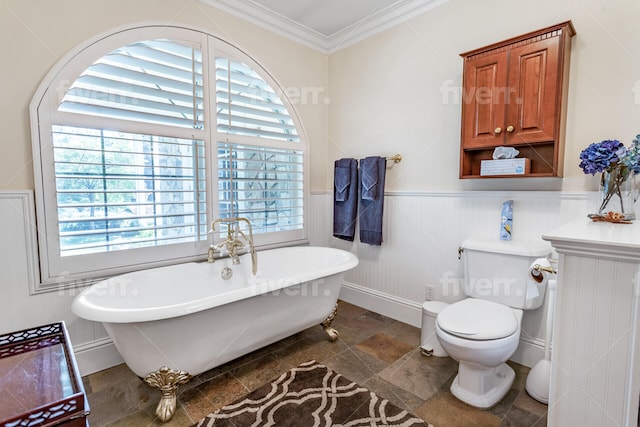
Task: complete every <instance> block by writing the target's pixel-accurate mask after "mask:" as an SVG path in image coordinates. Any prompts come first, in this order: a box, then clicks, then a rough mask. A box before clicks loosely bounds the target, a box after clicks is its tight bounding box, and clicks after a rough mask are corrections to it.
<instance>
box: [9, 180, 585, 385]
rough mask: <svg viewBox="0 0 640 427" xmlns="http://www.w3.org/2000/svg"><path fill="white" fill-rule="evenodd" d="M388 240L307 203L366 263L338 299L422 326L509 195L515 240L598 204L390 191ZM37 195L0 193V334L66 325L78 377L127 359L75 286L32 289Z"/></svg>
mask: <svg viewBox="0 0 640 427" xmlns="http://www.w3.org/2000/svg"><path fill="white" fill-rule="evenodd" d="M385 197H386V199H385V212H384V243H383V244H382V246H380V247H377V246H369V245H363V244H360V243H358V242H357V238H356V242H346V241H343V240H339V239H335V238H333V237H332V235H331V234H332V226H331V222H332V216H333V204H332V193H331V192H328V191H320V192H313V193H312V195H311V197H310V200H309V222H310V227H309V233H310V236H309V237H310V240H311V243H312V244H314V245H321V246H333V247H339V248H343V249H346V250H349V251H352V252H354V253H355V254H357V255H358V257H359V258H360V265H359V266H358V267H356V268H355V269H354V270H352V271H350V272H349V273H348V275H347V277H346V282H347V283H345V286H344V291H343V293H342V298H343V299H345V300H346V301H349V302H351V303H354V304H357V305H360V306H362V307H365V308H368V309H371V310H374V311H376V312H379V313H381V314H384V315H387V316H389V317H392V318H394V319H398V320H400V321H403V322H406V323H409V324H412V325H414V326H420V321H421V309H420V306H421V304H422V302H423V301H424V299H425V285H426V284H433V285H435V286H436V288H437V289H438V291H437V298H438V299H441V300H444V301H454V300H456V299H458V298H460V294H459V292H457V291H456V288H457V284H458V283H459V280H460V278H461V277H462V274H461V267H460V262H459V261H458V258H457V249H458V246H459V245H460V243H461V242H462V241H463V240H464V239H465V238H467V237H481V236H484V237H490V236H496V238H497V236H498V232H499V224H500V208H501V204H502V202H503V201H505V200H508V199H513V200H514V234H513V235H514V240H519V241H523V242H526V241H528V240H531V239H534V238H538V237H539V236H540V235H541V234H543V233H544V232H546V231H548V230H550V229H552V228H555V227H557V226H559V225H560V224H563V223H565V222H568V221H569V220H571V219H573V218H579V217H582V216H584V215H585V214H586V213H587V212H589V209H590V208H591V209H593V207H592V205H594V203H593V197H594V195H592V194H591V193H563V192H533V191H532V192H527V191H521V192H512V191H504V192H503V191H499V192H493V191H491V192H488V191H487V192H485V191H467V192H448V193H437V192H389V193H387V194H386V196H385ZM34 216H35V215H34V207H33V194H32V192H31V191H13V192H12V191H4V192H0V232H1V233H2V236H3V238H2V239H0V269H1V271H2V272H3V281H2V293H3V295H2V298H1V299H0V333H3V332H11V331H15V330H20V329H26V328H30V327H33V326H38V325H43V324H48V323H52V322H56V321H60V320H63V321H65V323H66V325H67V328H68V330H69V334H70V337H71V341H72V343H73V344H74V350H75V351H76V357H77V360H78V365H79V368H80V372H81V374H82V375H87V374H89V373H92V372H96V371H99V370H102V369H106V368H108V367H111V366H114V365H116V364H119V363H122V359H121V358H120V356H119V354H118V353H117V351H116V349H115V347H114V346H113V343H111V341H110V340H109V338H108V336H107V333H106V331H105V330H104V328H103V327H102V325H101V324H100V323H95V322H89V321H86V320H83V319H79V318H78V317H76V316H75V315H74V314H73V313H72V312H71V309H70V307H71V302H72V301H73V298H74V297H75V295H76V294H77V292H79V289H68V290H65V291H61V292H49V293H44V294H35V295H32V294H31V293H30V290H33V289H34V286H35V284H34V281H35V280H38V279H37V278H38V277H39V276H38V271H37V266H38V263H37V253H36V251H35V250H34V248H36V247H37V246H36V245H35V240H34V239H35V228H34V227H35V220H34V219H33V218H34ZM545 318H546V310H545V309H544V308H541V309H538V310H535V311H532V312H528V313H526V314H525V316H524V319H523V333H522V338H521V342H522V345H521V346H520V348H519V349H518V352H517V353H516V354H515V355H514V357H513V360H515V361H518V362H520V363H523V364H525V365H527V366H532V365H533V364H534V363H535V362H536V361H537V360H539V359H540V358H541V357H542V343H543V342H544V339H545V336H544V319H545Z"/></svg>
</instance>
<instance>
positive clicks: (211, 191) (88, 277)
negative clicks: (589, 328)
mask: <svg viewBox="0 0 640 427" xmlns="http://www.w3.org/2000/svg"><path fill="white" fill-rule="evenodd" d="M159 38H162V39H169V40H176V41H181V42H182V41H186V42H189V43H194V44H197V45H199V46H200V47H201V50H202V57H203V85H204V87H205V91H204V109H205V116H204V129H188V128H179V127H173V126H163V125H151V126H154V127H158V129H160V130H158V131H157V132H154V133H155V134H157V135H163V136H168V137H176V138H186V139H201V140H203V141H205V159H206V160H205V163H206V168H207V181H206V183H207V184H206V185H207V189H206V197H207V218H208V223H209V224H210V223H211V221H213V220H214V219H215V218H217V217H218V215H217V210H218V192H217V169H216V168H217V164H216V162H215V161H214V159H215V155H216V151H217V143H218V141H228V142H230V143H237V144H247V145H262V146H269V147H279V148H289V149H292V148H293V149H296V150H300V151H302V153H303V157H304V166H303V167H304V201H303V204H304V225H303V228H302V229H297V230H291V231H286V232H278V233H265V234H258V235H255V236H254V239H255V243H256V246H257V247H258V248H262V249H264V248H268V247H275V246H286V245H296V244H304V243H308V237H307V236H308V235H307V229H308V221H307V218H308V212H307V211H308V206H309V205H308V194H309V183H308V176H309V154H308V152H309V151H308V143H307V138H306V135H305V132H304V128H303V126H302V123H301V121H300V119H299V116H298V114H297V112H296V110H295V108H294V107H293V104H292V103H291V102H290V101H289V100H288V98H287V96H286V91H284V90H282V88H281V86H280V85H279V84H278V83H277V82H276V81H275V79H274V78H273V77H272V75H271V74H270V73H268V72H267V71H266V70H265V69H264V68H263V67H262V66H261V65H260V64H259V63H258V62H257V61H256V60H255V59H253V58H251V57H250V56H249V55H247V54H246V53H244V52H243V51H242V50H241V49H239V48H238V47H236V46H233V45H231V44H230V43H228V42H225V41H224V40H222V39H220V38H218V37H216V36H214V35H212V34H210V33H208V32H206V31H204V30H202V29H199V28H193V27H187V26H176V25H171V24H169V25H167V24H143V25H133V26H126V27H121V28H118V29H114V30H111V31H108V32H105V33H103V34H101V35H99V36H96V37H94V38H93V39H90V40H88V41H86V42H84V43H82V44H81V45H79V46H77V47H76V48H74V49H73V50H72V51H70V52H69V53H67V54H66V55H65V56H64V57H63V58H62V59H61V60H60V61H58V63H57V64H56V65H55V66H54V67H53V68H52V69H51V71H50V72H49V73H48V74H47V76H46V77H45V78H44V79H43V81H42V82H41V84H40V86H39V88H38V90H37V91H36V93H35V95H34V97H33V100H32V102H31V105H30V114H31V129H32V146H33V167H34V176H35V197H36V217H37V221H38V249H39V261H40V276H41V283H40V286H38V288H37V289H36V292H46V291H51V290H56V289H61V288H67V287H75V286H80V285H84V284H87V283H91V282H94V281H95V280H97V279H101V278H104V277H108V276H112V275H115V274H120V273H123V272H127V271H133V270H139V269H143V268H150V267H154V266H161V265H168V264H177V263H182V262H189V261H201V260H203V259H205V258H206V253H207V248H208V246H209V244H210V243H211V239H207V240H206V241H204V240H203V241H198V242H192V243H179V244H169V245H160V246H153V247H146V248H137V249H127V250H121V251H112V252H105V253H96V254H88V255H76V256H68V257H61V256H60V252H59V250H58V248H59V228H58V221H57V218H58V212H57V200H56V188H55V178H54V177H55V175H54V172H55V171H54V166H53V148H52V135H51V130H52V125H53V124H61V125H69V126H78V127H88V128H107V127H112V128H114V129H117V130H118V131H122V132H131V133H148V131H145V129H148V128H149V126H150V125H149V124H146V123H142V124H141V123H136V122H133V121H130V122H125V121H121V120H113V119H109V118H96V117H92V116H82V115H71V114H68V113H67V114H64V113H60V112H58V105H59V103H60V101H61V99H62V97H63V96H64V94H65V93H66V89H68V88H69V85H70V84H71V83H73V82H74V81H75V80H76V78H77V77H78V76H79V75H80V73H82V72H83V71H84V70H85V69H86V68H88V67H89V66H90V65H91V64H92V63H94V62H95V61H96V60H97V59H99V58H101V57H102V56H104V55H106V54H108V53H109V52H111V51H113V50H114V49H117V48H120V47H123V46H126V45H128V44H130V43H133V42H136V41H142V40H153V39H159ZM221 53H222V54H223V55H224V56H228V57H230V58H232V59H234V60H237V61H241V62H244V63H246V64H247V65H249V66H250V67H251V68H252V69H253V70H254V71H255V72H257V73H258V74H259V75H260V76H261V77H262V78H263V79H264V80H265V81H266V82H267V83H268V84H269V85H271V87H272V88H274V89H275V90H276V91H277V92H278V94H279V96H280V99H281V100H282V102H283V103H284V104H285V106H286V108H287V110H288V112H289V114H290V116H291V118H292V119H293V121H294V124H295V126H296V130H297V132H298V136H299V138H300V142H298V143H292V142H287V141H276V140H268V139H262V138H256V137H251V136H240V135H233V134H225V133H218V132H217V130H216V115H215V114H216V108H215V82H213V84H214V86H213V88H212V86H211V84H212V80H213V74H212V73H214V58H215V56H216V55H218V56H220V54H221ZM96 120H99V122H97V123H99V124H98V125H96ZM211 236H213V235H211Z"/></svg>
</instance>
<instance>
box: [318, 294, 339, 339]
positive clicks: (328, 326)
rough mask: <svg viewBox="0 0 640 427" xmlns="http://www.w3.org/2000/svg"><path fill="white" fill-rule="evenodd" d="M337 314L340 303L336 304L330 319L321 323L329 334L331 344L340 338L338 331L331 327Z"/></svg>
mask: <svg viewBox="0 0 640 427" xmlns="http://www.w3.org/2000/svg"><path fill="white" fill-rule="evenodd" d="M337 313H338V303H336V305H335V307H333V311H332V312H331V313H330V314H329V317H327V318H326V319H325V320H324V321H323V322H322V323H321V325H322V327H323V328H324V331H325V332H326V333H327V335H329V340H330V341H331V342H335V341H337V340H338V337H339V336H340V334H339V333H338V331H336V330H335V329H334V328H332V327H331V322H333V319H335V318H336V314H337Z"/></svg>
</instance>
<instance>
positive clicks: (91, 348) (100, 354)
mask: <svg viewBox="0 0 640 427" xmlns="http://www.w3.org/2000/svg"><path fill="white" fill-rule="evenodd" d="M73 353H74V354H75V356H76V362H78V370H79V371H80V375H82V376H83V377H84V376H85V375H89V374H93V373H95V372H98V371H102V370H105V369H108V368H111V367H113V366H116V365H119V364H121V363H124V360H122V356H120V353H118V350H117V349H116V346H115V345H114V344H113V341H111V338H103V339H100V340H97V341H92V342H89V343H85V344H80V345H77V346H74V347H73Z"/></svg>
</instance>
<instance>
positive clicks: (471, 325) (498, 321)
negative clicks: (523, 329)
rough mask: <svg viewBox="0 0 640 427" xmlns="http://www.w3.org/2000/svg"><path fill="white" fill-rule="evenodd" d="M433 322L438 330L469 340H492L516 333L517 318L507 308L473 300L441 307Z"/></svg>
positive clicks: (489, 302)
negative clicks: (436, 324)
mask: <svg viewBox="0 0 640 427" xmlns="http://www.w3.org/2000/svg"><path fill="white" fill-rule="evenodd" d="M437 322H438V326H439V327H440V328H441V329H442V330H444V331H446V332H448V333H450V334H452V335H456V336H458V337H461V338H466V339H470V340H496V339H499V338H504V337H508V336H509V335H513V334H514V333H515V332H516V331H517V330H518V319H517V317H516V315H515V313H514V312H513V310H512V309H511V308H509V307H507V306H506V305H502V304H498V303H495V302H491V301H485V300H481V299H474V298H468V299H465V300H462V301H460V302H457V303H455V304H451V305H450V306H448V307H446V308H444V309H443V310H442V311H441V312H440V314H438V318H437Z"/></svg>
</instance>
